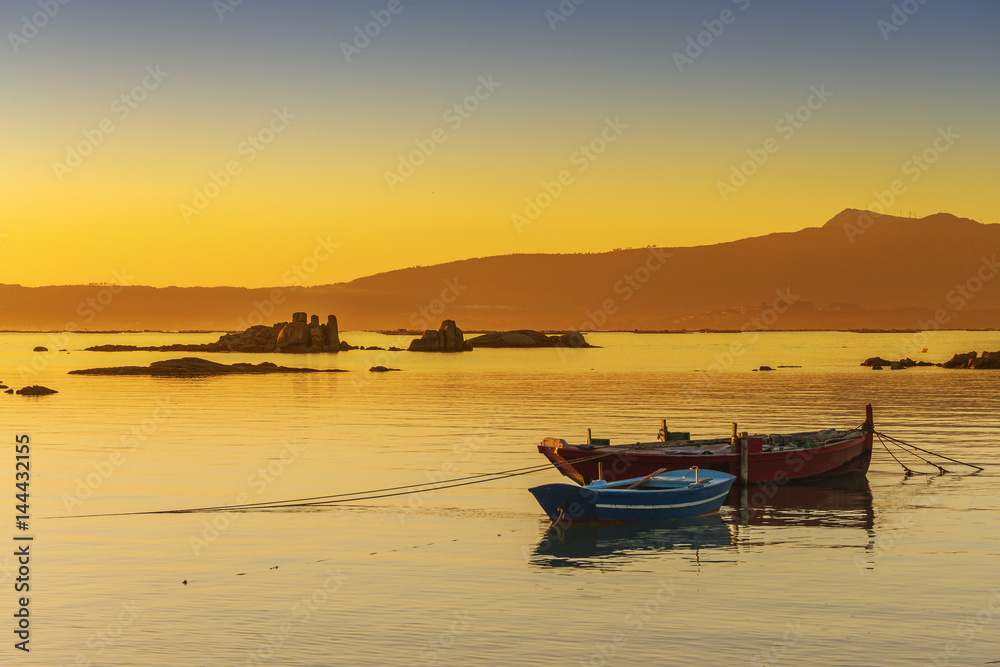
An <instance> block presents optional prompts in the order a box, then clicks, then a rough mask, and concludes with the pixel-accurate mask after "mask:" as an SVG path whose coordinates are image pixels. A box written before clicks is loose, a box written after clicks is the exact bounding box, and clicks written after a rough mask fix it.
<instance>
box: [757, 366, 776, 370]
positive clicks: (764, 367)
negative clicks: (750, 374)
mask: <svg viewBox="0 0 1000 667" xmlns="http://www.w3.org/2000/svg"><path fill="white" fill-rule="evenodd" d="M758 370H762V371H773V370H774V369H773V368H771V367H770V366H761V367H760V368H759V369H758Z"/></svg>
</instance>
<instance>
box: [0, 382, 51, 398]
mask: <svg viewBox="0 0 1000 667" xmlns="http://www.w3.org/2000/svg"><path fill="white" fill-rule="evenodd" d="M8 393H9V392H8ZM17 393H18V394H20V395H21V396H48V395H49V394H58V393H59V392H58V391H56V390H55V389H49V388H48V387H43V386H42V385H40V384H33V385H31V386H30V387H24V388H23V389H18V390H17Z"/></svg>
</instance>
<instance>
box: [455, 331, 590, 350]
mask: <svg viewBox="0 0 1000 667" xmlns="http://www.w3.org/2000/svg"><path fill="white" fill-rule="evenodd" d="M469 345H471V346H472V347H473V349H475V348H477V347H575V348H579V347H594V346H593V345H591V344H590V343H588V342H587V341H586V339H584V337H583V334H581V333H580V332H579V331H570V332H569V333H565V334H562V335H560V336H547V335H545V334H543V333H542V332H541V331H533V330H531V329H517V330H515V331H493V332H491V333H487V334H483V335H482V336H476V337H475V338H470V339H469Z"/></svg>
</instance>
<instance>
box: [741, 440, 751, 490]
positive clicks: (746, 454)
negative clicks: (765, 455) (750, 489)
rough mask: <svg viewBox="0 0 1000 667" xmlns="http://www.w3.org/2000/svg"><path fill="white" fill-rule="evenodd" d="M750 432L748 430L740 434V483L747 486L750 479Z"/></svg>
mask: <svg viewBox="0 0 1000 667" xmlns="http://www.w3.org/2000/svg"><path fill="white" fill-rule="evenodd" d="M749 436H750V434H749V433H748V432H746V431H744V432H743V433H741V434H740V483H741V484H742V485H743V486H746V485H747V483H748V482H749V480H750V447H749V444H748V442H747V441H748V439H749Z"/></svg>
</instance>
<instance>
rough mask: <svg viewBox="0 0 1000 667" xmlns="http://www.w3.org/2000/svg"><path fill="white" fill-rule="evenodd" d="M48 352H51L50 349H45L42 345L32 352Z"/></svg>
mask: <svg viewBox="0 0 1000 667" xmlns="http://www.w3.org/2000/svg"><path fill="white" fill-rule="evenodd" d="M48 351H49V348H47V347H44V346H42V345H39V346H38V347H36V348H35V349H34V350H32V352H48Z"/></svg>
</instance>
